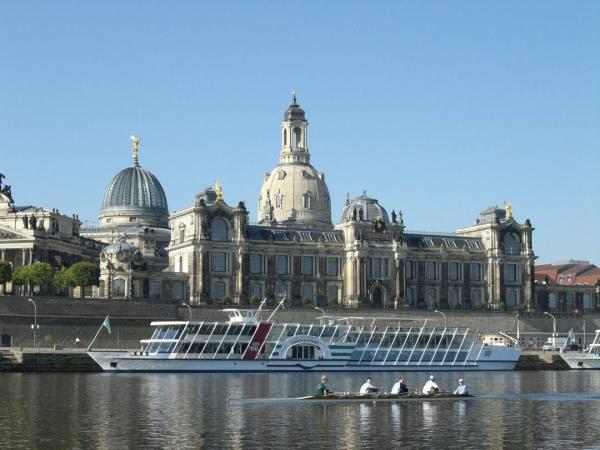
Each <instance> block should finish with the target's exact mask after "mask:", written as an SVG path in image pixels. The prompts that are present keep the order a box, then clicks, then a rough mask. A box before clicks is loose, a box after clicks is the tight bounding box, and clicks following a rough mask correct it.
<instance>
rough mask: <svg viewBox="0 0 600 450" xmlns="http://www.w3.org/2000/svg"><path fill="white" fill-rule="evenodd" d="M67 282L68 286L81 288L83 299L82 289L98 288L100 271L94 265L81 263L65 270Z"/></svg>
mask: <svg viewBox="0 0 600 450" xmlns="http://www.w3.org/2000/svg"><path fill="white" fill-rule="evenodd" d="M67 280H68V282H69V285H70V286H73V287H76V286H77V287H80V288H81V297H83V288H84V287H86V286H98V284H99V282H100V269H99V268H98V266H96V264H94V263H91V262H86V261H81V262H78V263H75V264H73V265H72V266H71V267H69V268H68V269H67Z"/></svg>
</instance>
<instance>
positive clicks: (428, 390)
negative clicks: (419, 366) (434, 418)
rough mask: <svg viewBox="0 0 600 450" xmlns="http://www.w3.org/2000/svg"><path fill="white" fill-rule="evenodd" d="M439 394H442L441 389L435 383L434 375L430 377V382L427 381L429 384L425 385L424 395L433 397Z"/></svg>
mask: <svg viewBox="0 0 600 450" xmlns="http://www.w3.org/2000/svg"><path fill="white" fill-rule="evenodd" d="M438 392H440V387H439V386H438V384H437V383H436V382H435V377H434V376H433V375H429V380H427V383H425V386H423V394H425V395H431V394H437V393H438Z"/></svg>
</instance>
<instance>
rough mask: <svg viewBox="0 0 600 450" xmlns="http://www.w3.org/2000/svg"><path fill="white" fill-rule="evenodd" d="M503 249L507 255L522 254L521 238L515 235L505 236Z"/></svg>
mask: <svg viewBox="0 0 600 450" xmlns="http://www.w3.org/2000/svg"><path fill="white" fill-rule="evenodd" d="M503 249H504V254H506V255H518V254H519V253H521V242H520V241H519V237H518V236H517V235H515V234H514V233H507V234H506V235H505V236H504V242H503Z"/></svg>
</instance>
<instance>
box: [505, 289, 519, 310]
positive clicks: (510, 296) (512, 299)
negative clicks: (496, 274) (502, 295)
mask: <svg viewBox="0 0 600 450" xmlns="http://www.w3.org/2000/svg"><path fill="white" fill-rule="evenodd" d="M518 302H519V291H517V290H516V289H507V291H506V306H508V307H509V308H516V306H517V303H518Z"/></svg>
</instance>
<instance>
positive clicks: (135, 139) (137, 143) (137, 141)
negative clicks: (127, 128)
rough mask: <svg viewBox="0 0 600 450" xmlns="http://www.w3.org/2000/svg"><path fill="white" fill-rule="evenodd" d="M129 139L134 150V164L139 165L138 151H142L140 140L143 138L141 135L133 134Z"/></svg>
mask: <svg viewBox="0 0 600 450" xmlns="http://www.w3.org/2000/svg"><path fill="white" fill-rule="evenodd" d="M129 140H130V141H131V149H132V151H133V165H134V166H138V165H139V163H138V152H139V151H140V142H141V140H142V138H141V137H139V136H134V135H131V136H129Z"/></svg>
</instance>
